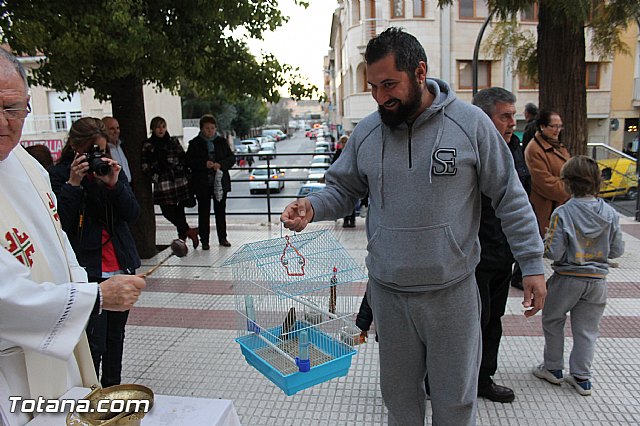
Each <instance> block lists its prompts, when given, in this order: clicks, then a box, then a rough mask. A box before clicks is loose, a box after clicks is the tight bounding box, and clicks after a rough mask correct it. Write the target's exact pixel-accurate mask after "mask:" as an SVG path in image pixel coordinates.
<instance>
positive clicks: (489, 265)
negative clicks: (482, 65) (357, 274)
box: [473, 87, 531, 403]
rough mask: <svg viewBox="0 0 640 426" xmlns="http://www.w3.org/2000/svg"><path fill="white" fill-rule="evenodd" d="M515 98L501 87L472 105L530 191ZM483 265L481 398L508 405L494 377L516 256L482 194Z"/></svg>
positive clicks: (508, 393) (509, 395) (479, 271)
mask: <svg viewBox="0 0 640 426" xmlns="http://www.w3.org/2000/svg"><path fill="white" fill-rule="evenodd" d="M515 103H516V97H515V96H514V95H513V93H511V92H509V91H508V90H505V89H502V88H500V87H491V88H488V89H483V90H481V91H479V92H478V93H477V94H476V95H475V96H474V97H473V104H474V105H476V106H478V107H479V108H480V109H482V110H483V111H484V112H485V113H486V114H487V115H488V116H489V118H491V121H492V122H493V124H494V125H495V126H496V129H497V130H498V132H499V133H500V135H501V136H502V138H503V139H504V141H505V142H506V144H507V147H508V148H509V151H510V152H511V155H512V156H513V162H514V165H515V168H516V172H517V174H518V178H519V180H520V183H521V184H522V186H523V187H524V189H525V191H526V192H527V194H528V193H530V192H531V175H530V173H529V170H528V169H527V165H526V163H525V161H524V153H523V150H522V147H521V145H520V140H519V139H518V137H517V136H515V135H514V134H513V131H514V129H515V125H516V121H515V114H516V106H515ZM478 238H479V240H480V248H481V254H480V263H478V265H477V266H476V271H475V276H476V283H477V285H478V291H479V293H480V300H481V304H482V313H481V319H480V324H481V326H482V362H481V364H480V372H479V374H478V396H481V397H484V398H487V399H489V400H491V401H495V402H502V403H508V402H512V401H513V400H514V399H515V394H514V392H513V390H512V389H510V388H508V387H506V386H501V385H498V384H496V383H494V381H493V379H492V376H493V375H494V374H495V373H496V370H497V369H498V349H499V347H500V339H501V338H502V316H503V315H504V311H505V307H506V304H507V298H508V297H509V286H510V284H511V276H512V271H513V263H514V257H513V254H512V253H511V248H510V247H509V243H508V242H507V237H506V236H505V234H504V232H502V223H501V222H500V219H498V218H497V217H496V213H495V210H494V208H493V206H492V205H491V200H490V199H489V198H488V197H487V196H485V195H484V194H482V211H481V218H480V229H479V231H478Z"/></svg>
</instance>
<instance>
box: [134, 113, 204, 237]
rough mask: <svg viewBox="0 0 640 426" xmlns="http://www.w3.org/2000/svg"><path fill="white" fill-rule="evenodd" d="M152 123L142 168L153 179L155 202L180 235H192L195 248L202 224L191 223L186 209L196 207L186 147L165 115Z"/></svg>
mask: <svg viewBox="0 0 640 426" xmlns="http://www.w3.org/2000/svg"><path fill="white" fill-rule="evenodd" d="M149 127H150V129H151V136H150V137H149V139H147V140H146V141H145V142H144V143H143V145H142V171H143V172H144V173H146V174H147V175H149V176H150V177H151V180H152V181H153V202H154V204H157V205H159V206H160V210H161V211H162V215H163V216H164V217H165V218H167V220H169V222H171V223H173V224H174V225H175V227H176V229H177V231H178V237H179V238H180V239H181V240H185V239H186V238H187V237H188V238H190V239H191V241H192V242H193V248H197V247H198V245H199V244H200V241H199V239H198V228H191V227H189V224H188V223H187V218H186V216H185V213H184V208H185V206H187V207H193V203H192V201H193V196H192V194H191V193H190V191H189V180H188V175H189V171H188V168H187V166H186V164H185V152H184V149H183V148H182V145H180V142H179V141H178V140H177V139H176V138H172V137H171V136H170V135H169V132H168V131H167V122H166V121H165V119H164V118H162V117H154V118H153V119H152V120H151V125H150V126H149Z"/></svg>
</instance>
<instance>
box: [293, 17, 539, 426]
mask: <svg viewBox="0 0 640 426" xmlns="http://www.w3.org/2000/svg"><path fill="white" fill-rule="evenodd" d="M365 61H366V63H367V74H366V75H367V78H368V82H369V84H370V85H371V94H372V96H373V98H374V99H375V100H376V102H377V104H378V111H377V112H374V113H372V114H370V115H368V116H367V117H365V118H364V119H363V120H362V121H360V123H359V124H358V125H357V126H356V128H355V129H354V130H353V133H352V135H351V137H350V138H349V143H348V144H347V146H346V147H345V150H344V151H343V153H342V155H341V156H340V158H339V159H338V161H336V162H335V163H334V164H333V165H332V166H331V168H330V169H329V170H328V172H327V174H326V176H325V177H326V183H327V186H326V188H325V190H323V191H322V192H319V193H314V194H310V195H309V196H308V197H307V198H302V199H300V200H297V201H295V202H293V203H291V204H289V205H288V206H287V207H286V209H285V211H284V212H283V213H282V217H281V220H282V222H283V223H284V226H285V227H287V228H288V229H292V230H295V231H301V230H303V229H304V228H305V227H306V225H307V224H308V223H309V222H311V221H320V220H330V219H336V218H339V217H344V216H345V215H347V214H348V213H350V212H351V211H352V210H353V207H354V205H355V202H356V200H357V199H359V198H362V197H363V196H364V195H365V194H366V193H367V191H369V210H368V215H367V221H366V229H367V237H368V241H369V243H368V245H367V251H368V254H367V259H366V264H367V269H368V272H369V284H368V287H367V295H368V298H369V303H370V305H371V307H372V309H373V314H374V321H375V323H376V330H377V333H378V336H379V338H380V346H379V348H380V349H379V350H380V388H381V391H382V396H383V399H384V401H385V404H386V406H387V408H388V410H389V424H390V425H403V426H412V425H423V424H424V418H425V414H426V393H425V385H424V378H425V375H426V372H427V370H428V371H429V383H430V386H431V403H432V409H433V424H437V425H456V426H465V425H475V422H476V408H477V407H476V406H477V378H478V369H479V365H480V355H481V338H480V337H481V336H480V301H479V296H478V289H477V286H476V282H475V278H474V270H475V267H476V265H477V263H478V261H479V259H480V245H479V242H478V227H479V223H480V207H481V203H480V200H481V194H485V195H487V196H488V197H489V198H490V199H491V200H492V204H493V206H494V208H495V212H496V216H497V217H498V218H499V219H500V220H501V223H502V230H503V232H504V234H505V235H506V237H507V240H508V242H509V245H510V247H511V249H512V251H513V254H514V257H515V259H516V260H517V261H518V263H519V264H520V266H521V268H522V271H523V275H524V280H523V283H524V287H525V293H524V301H523V306H524V308H525V315H526V316H532V315H534V314H535V313H537V312H538V311H539V310H540V309H542V307H543V305H544V298H545V296H546V288H545V281H544V275H543V262H542V254H543V246H542V241H541V239H540V237H539V234H538V233H537V232H536V231H537V222H536V220H535V216H534V214H533V211H532V209H531V206H530V205H529V201H528V198H527V194H526V192H525V191H524V189H522V185H521V184H520V182H519V180H518V175H517V174H516V172H515V168H514V166H513V160H512V157H511V154H510V152H509V149H508V148H507V146H506V144H505V143H504V141H503V139H502V137H501V136H500V134H499V133H498V131H497V130H496V128H495V126H494V125H493V123H492V122H491V120H490V119H489V117H487V115H486V114H485V113H483V112H482V111H481V110H480V109H478V108H477V107H475V106H472V105H470V104H468V103H465V102H462V101H460V100H457V99H456V97H455V94H454V93H453V90H452V89H451V88H450V87H449V86H448V84H447V83H445V82H444V81H441V80H437V79H432V78H427V56H426V53H425V52H424V49H423V48H422V46H421V45H420V43H419V42H418V40H417V39H416V38H415V37H413V36H412V35H410V34H408V33H406V32H404V31H402V30H401V29H398V28H389V29H387V30H385V31H384V32H383V33H381V34H380V35H379V36H377V37H375V38H373V39H372V40H370V41H369V43H368V45H367V49H366V52H365Z"/></svg>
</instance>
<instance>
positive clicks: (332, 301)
mask: <svg viewBox="0 0 640 426" xmlns="http://www.w3.org/2000/svg"><path fill="white" fill-rule="evenodd" d="M337 272H338V268H336V267H335V266H334V267H333V276H332V277H331V285H330V286H329V312H331V313H332V314H335V313H336V301H337V299H338V294H337V291H336V284H338V278H337V277H336V273H337Z"/></svg>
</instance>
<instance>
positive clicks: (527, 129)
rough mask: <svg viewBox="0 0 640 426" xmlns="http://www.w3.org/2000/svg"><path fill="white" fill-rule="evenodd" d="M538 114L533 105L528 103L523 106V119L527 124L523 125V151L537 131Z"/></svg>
mask: <svg viewBox="0 0 640 426" xmlns="http://www.w3.org/2000/svg"><path fill="white" fill-rule="evenodd" d="M538 112H539V111H538V107H537V106H536V105H535V104H534V103H531V102H529V103H528V104H526V105H525V106H524V119H525V121H526V122H527V123H526V124H525V125H524V133H523V134H522V150H523V151H524V149H525V148H526V147H527V145H528V144H529V142H531V139H533V136H534V135H535V134H536V131H537V130H538Z"/></svg>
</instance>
